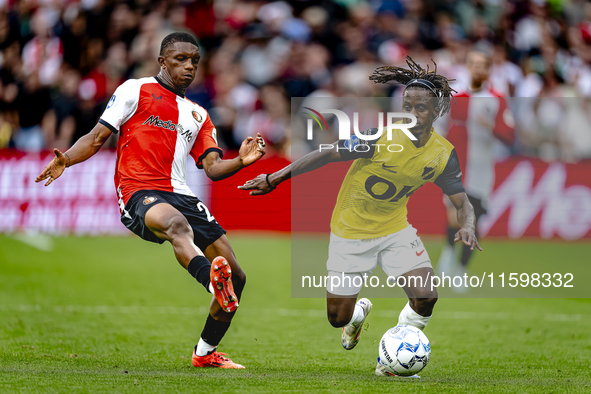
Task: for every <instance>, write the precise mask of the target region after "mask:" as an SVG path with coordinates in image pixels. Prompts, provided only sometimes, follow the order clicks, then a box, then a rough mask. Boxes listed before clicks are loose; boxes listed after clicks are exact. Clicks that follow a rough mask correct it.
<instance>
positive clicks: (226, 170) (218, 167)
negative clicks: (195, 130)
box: [202, 134, 265, 182]
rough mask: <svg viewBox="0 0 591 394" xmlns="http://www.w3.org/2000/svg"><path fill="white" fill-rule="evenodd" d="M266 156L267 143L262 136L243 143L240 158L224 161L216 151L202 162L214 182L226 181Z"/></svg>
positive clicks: (258, 135)
mask: <svg viewBox="0 0 591 394" xmlns="http://www.w3.org/2000/svg"><path fill="white" fill-rule="evenodd" d="M264 155H265V141H264V140H263V137H261V135H260V134H257V137H256V138H252V137H248V138H247V139H245V140H244V141H242V145H241V146H240V151H239V153H238V156H237V157H235V158H233V159H230V160H222V159H221V158H220V154H219V153H218V152H216V151H212V152H210V153H209V154H208V155H207V156H205V157H204V158H203V160H202V164H203V169H204V170H205V173H206V174H207V177H208V178H209V179H211V180H212V181H214V182H215V181H221V180H222V179H226V178H228V177H230V176H232V175H234V174H235V173H237V172H238V171H240V170H241V169H243V168H244V167H248V166H249V165H251V164H252V163H254V162H255V161H257V160H258V159H260V158H261V157H263V156H264Z"/></svg>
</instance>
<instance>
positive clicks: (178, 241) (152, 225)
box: [144, 203, 244, 369]
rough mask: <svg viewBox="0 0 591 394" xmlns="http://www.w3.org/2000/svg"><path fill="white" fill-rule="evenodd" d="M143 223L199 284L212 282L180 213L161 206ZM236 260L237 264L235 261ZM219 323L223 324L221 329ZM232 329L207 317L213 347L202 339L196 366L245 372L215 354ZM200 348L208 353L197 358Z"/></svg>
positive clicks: (147, 213) (205, 263) (156, 206)
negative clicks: (165, 241)
mask: <svg viewBox="0 0 591 394" xmlns="http://www.w3.org/2000/svg"><path fill="white" fill-rule="evenodd" d="M144 220H145V223H146V226H147V227H148V229H150V231H152V232H153V233H154V234H155V235H156V236H157V237H159V238H161V239H165V240H167V241H169V242H170V243H171V245H172V247H173V250H174V254H175V256H176V258H177V260H178V262H179V263H180V264H181V265H182V266H183V267H184V268H185V269H187V270H189V271H190V272H191V273H192V274H193V272H196V274H195V275H196V277H197V279H198V280H200V279H202V278H204V277H207V278H209V276H210V267H211V263H210V259H208V258H207V257H206V255H204V254H203V252H202V251H201V250H200V249H199V248H198V247H197V246H196V245H195V243H194V238H193V237H194V234H193V229H192V228H191V226H190V225H189V222H188V221H187V219H186V218H185V216H184V215H183V214H182V213H181V212H179V211H178V210H177V209H176V208H174V207H173V206H172V205H170V204H166V203H161V204H158V205H155V206H153V207H152V208H150V210H148V212H146V215H145V219H144ZM224 238H225V236H224ZM216 242H217V241H216ZM210 246H211V245H210ZM208 250H209V251H210V253H209V254H210V255H211V253H213V252H211V251H212V250H213V249H211V248H210V247H207V248H206V251H208ZM230 251H231V249H230ZM233 255H234V254H233V252H232V256H233ZM217 256H218V255H216V256H213V255H211V260H213V259H214V258H215V257H217ZM224 257H225V256H224ZM233 260H234V261H235V260H236V259H235V257H234V258H233ZM196 263H197V264H198V265H199V267H196V268H195V267H194V264H196ZM230 264H231V263H230ZM242 275H243V273H242ZM239 276H240V275H239ZM200 281H201V280H200ZM243 283H244V282H242V287H243V286H244V285H243ZM209 284H210V282H209V280H208V282H207V286H206V288H209ZM204 286H205V284H204ZM210 291H211V290H210ZM213 304H215V305H217V309H218V310H221V307H220V305H219V303H218V302H217V301H216V299H215V297H214V299H213V301H212V305H213ZM210 309H211V307H210ZM219 323H222V324H221V325H220V324H219ZM229 326H230V323H229V322H225V321H224V322H218V321H217V320H215V319H214V318H213V317H212V316H211V314H210V315H209V316H208V318H207V320H206V323H205V328H204V332H207V335H206V338H207V339H208V340H209V342H210V343H207V342H205V341H204V339H203V333H202V338H201V339H200V341H199V344H198V345H197V346H196V347H195V350H194V352H193V365H194V366H200V367H220V368H233V369H236V368H244V367H243V366H242V365H240V364H236V363H234V362H232V360H230V359H228V358H226V357H224V356H223V355H222V354H220V353H217V352H215V348H216V347H217V344H218V343H219V341H220V340H221V337H223V335H224V334H225V333H226V331H227V330H228V327H229ZM209 338H211V339H209ZM217 338H219V339H217ZM200 346H201V348H202V350H205V354H198V348H199V347H200Z"/></svg>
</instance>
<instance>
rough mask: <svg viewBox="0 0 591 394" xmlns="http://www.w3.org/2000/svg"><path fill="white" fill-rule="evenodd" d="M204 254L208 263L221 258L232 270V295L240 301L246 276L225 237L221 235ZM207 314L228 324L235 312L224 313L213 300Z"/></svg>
mask: <svg viewBox="0 0 591 394" xmlns="http://www.w3.org/2000/svg"><path fill="white" fill-rule="evenodd" d="M204 254H205V257H207V258H208V259H209V260H210V261H213V259H215V258H216V257H218V256H222V257H223V258H225V259H226V261H227V262H228V263H229V264H230V268H231V269H232V285H233V286H234V293H235V294H236V296H237V297H238V300H239V301H240V297H241V296H242V291H243V290H244V286H245V285H246V274H245V273H244V271H243V270H242V267H240V265H239V264H238V261H237V260H236V255H235V254H234V250H233V249H232V246H231V245H230V241H228V238H227V237H226V235H225V234H224V235H222V236H221V237H219V238H218V239H217V240H216V241H215V242H214V243H212V244H211V245H209V246H208V247H207V248H205V250H204ZM209 313H210V314H211V315H212V316H213V317H214V318H215V319H216V320H221V321H227V322H230V321H232V316H234V313H235V312H231V313H228V312H225V311H224V310H223V309H222V308H221V307H220V304H219V303H218V302H217V301H216V300H215V298H214V299H212V300H211V305H210V308H209Z"/></svg>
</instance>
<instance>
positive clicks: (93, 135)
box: [35, 123, 111, 186]
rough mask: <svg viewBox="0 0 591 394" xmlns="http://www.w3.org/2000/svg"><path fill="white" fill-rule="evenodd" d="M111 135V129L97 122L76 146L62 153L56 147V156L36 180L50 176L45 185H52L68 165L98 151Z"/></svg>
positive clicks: (39, 180)
mask: <svg viewBox="0 0 591 394" xmlns="http://www.w3.org/2000/svg"><path fill="white" fill-rule="evenodd" d="M110 135H111V130H109V129H108V128H107V127H105V126H103V125H102V124H101V123H97V125H96V126H94V128H93V129H92V130H91V131H90V133H88V134H86V135H85V136H83V137H81V138H80V139H79V140H78V141H76V143H75V144H74V146H72V147H71V148H70V149H68V150H67V151H66V152H64V153H62V152H60V151H59V149H54V150H53V152H54V153H55V157H54V158H53V160H52V161H51V162H50V163H49V164H48V165H47V166H45V168H44V169H43V171H42V172H41V174H39V176H38V177H37V178H35V182H41V181H42V180H44V179H48V178H49V179H48V181H47V182H46V183H45V186H49V185H51V183H52V182H53V181H55V180H56V179H57V178H59V177H60V176H61V175H62V174H63V172H64V170H65V169H66V167H70V166H73V165H74V164H78V163H81V162H83V161H84V160H87V159H89V158H90V157H92V156H93V155H94V154H95V153H96V152H98V151H99V149H101V147H102V146H103V145H104V143H105V142H107V139H108V138H109V136H110Z"/></svg>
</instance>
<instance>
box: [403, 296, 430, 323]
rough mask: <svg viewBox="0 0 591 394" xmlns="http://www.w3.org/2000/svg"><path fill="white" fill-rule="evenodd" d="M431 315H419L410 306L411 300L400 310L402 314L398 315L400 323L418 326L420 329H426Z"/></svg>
mask: <svg viewBox="0 0 591 394" xmlns="http://www.w3.org/2000/svg"><path fill="white" fill-rule="evenodd" d="M431 316H432V315H431ZM431 316H421V315H419V314H418V313H416V312H415V311H414V310H413V309H412V308H411V307H410V302H407V303H406V306H405V307H404V308H403V309H402V311H401V312H400V316H398V324H406V325H409V326H413V327H416V328H418V329H419V330H424V329H425V327H427V323H429V319H431Z"/></svg>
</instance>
